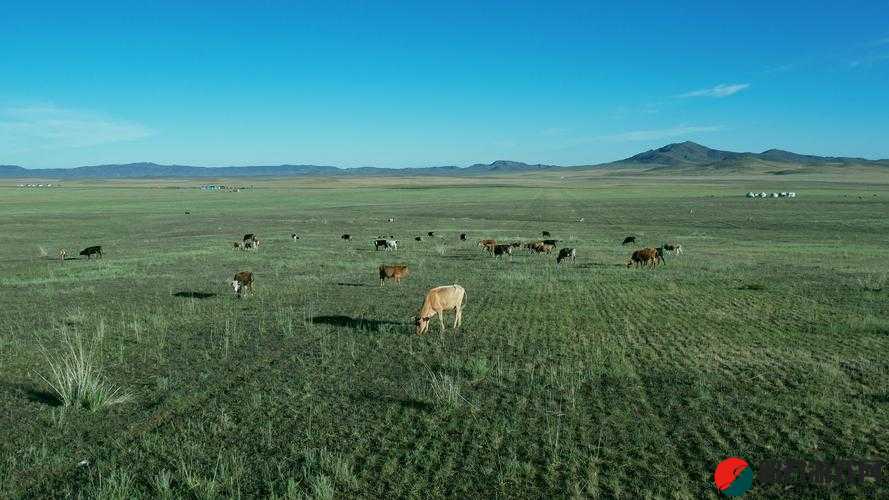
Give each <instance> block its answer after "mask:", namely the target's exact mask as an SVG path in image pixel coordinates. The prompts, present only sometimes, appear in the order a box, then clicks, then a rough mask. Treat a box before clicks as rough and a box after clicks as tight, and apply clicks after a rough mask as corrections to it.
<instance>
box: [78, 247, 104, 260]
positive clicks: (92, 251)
mask: <svg viewBox="0 0 889 500" xmlns="http://www.w3.org/2000/svg"><path fill="white" fill-rule="evenodd" d="M80 255H85V256H86V258H87V260H89V259H91V258H92V256H93V255H96V256H97V257H96V258H97V259H101V258H102V246H101V245H96V246H94V247H87V248H84V249H83V250H81V251H80Z"/></svg>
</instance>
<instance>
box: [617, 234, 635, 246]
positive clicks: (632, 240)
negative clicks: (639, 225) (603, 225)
mask: <svg viewBox="0 0 889 500" xmlns="http://www.w3.org/2000/svg"><path fill="white" fill-rule="evenodd" d="M630 243H636V237H635V236H627V237H626V238H624V242H623V243H621V245H627V244H630Z"/></svg>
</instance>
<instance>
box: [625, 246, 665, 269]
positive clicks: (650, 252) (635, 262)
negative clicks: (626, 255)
mask: <svg viewBox="0 0 889 500" xmlns="http://www.w3.org/2000/svg"><path fill="white" fill-rule="evenodd" d="M657 263H658V252H657V250H656V249H654V248H643V249H641V250H636V251H635V252H633V255H631V256H630V260H628V261H627V267H628V268H629V267H633V266H636V267H640V266H644V265H646V264H647V265H649V266H651V267H654V266H656V265H657Z"/></svg>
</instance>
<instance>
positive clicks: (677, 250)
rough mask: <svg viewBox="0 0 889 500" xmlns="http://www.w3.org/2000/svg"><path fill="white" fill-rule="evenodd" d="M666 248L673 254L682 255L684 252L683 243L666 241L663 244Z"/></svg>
mask: <svg viewBox="0 0 889 500" xmlns="http://www.w3.org/2000/svg"><path fill="white" fill-rule="evenodd" d="M661 248H663V249H664V250H666V251H668V252H670V253H671V254H673V255H681V254H682V245H680V244H678V243H664V246H662V247H661Z"/></svg>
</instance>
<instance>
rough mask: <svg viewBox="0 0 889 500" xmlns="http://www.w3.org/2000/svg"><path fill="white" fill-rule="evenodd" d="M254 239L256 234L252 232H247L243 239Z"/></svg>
mask: <svg viewBox="0 0 889 500" xmlns="http://www.w3.org/2000/svg"><path fill="white" fill-rule="evenodd" d="M255 239H256V235H255V234H253V233H247V234H245V235H244V241H253V240H255Z"/></svg>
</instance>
